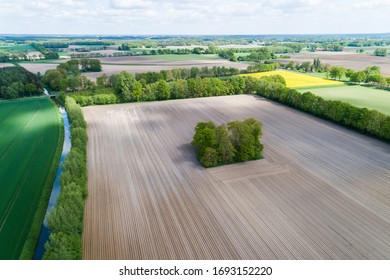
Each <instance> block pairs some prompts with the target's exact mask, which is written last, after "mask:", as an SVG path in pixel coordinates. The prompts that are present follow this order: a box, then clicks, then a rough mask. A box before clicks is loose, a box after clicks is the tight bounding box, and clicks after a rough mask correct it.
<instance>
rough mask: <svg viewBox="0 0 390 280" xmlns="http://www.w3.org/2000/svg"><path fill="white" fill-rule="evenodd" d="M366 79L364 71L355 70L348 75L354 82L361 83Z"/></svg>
mask: <svg viewBox="0 0 390 280" xmlns="http://www.w3.org/2000/svg"><path fill="white" fill-rule="evenodd" d="M365 80H366V73H365V72H364V71H356V72H355V73H353V74H352V75H351V76H350V81H351V82H354V83H363V82H364V81H365Z"/></svg>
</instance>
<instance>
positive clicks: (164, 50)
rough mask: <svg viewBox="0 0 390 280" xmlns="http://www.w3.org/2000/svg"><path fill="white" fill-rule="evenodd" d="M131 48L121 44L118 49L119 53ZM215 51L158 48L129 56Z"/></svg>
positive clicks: (131, 53) (202, 48)
mask: <svg viewBox="0 0 390 280" xmlns="http://www.w3.org/2000/svg"><path fill="white" fill-rule="evenodd" d="M132 48H134V47H133V46H131V45H129V44H122V45H121V46H119V47H118V50H119V51H131V50H132ZM134 49H139V48H138V47H135V48H134ZM215 51H216V49H215V48H212V47H195V48H188V49H183V48H181V49H167V48H158V49H157V50H156V49H152V50H148V49H146V48H145V49H143V50H142V52H139V51H138V52H136V53H133V52H130V53H129V55H136V54H138V55H164V54H213V53H215Z"/></svg>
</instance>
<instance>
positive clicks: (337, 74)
mask: <svg viewBox="0 0 390 280" xmlns="http://www.w3.org/2000/svg"><path fill="white" fill-rule="evenodd" d="M344 74H345V68H344V67H341V66H333V67H332V68H331V69H330V77H331V78H333V79H339V80H341V78H342V77H343V76H344Z"/></svg>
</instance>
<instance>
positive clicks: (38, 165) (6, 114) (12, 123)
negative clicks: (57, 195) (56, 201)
mask: <svg viewBox="0 0 390 280" xmlns="http://www.w3.org/2000/svg"><path fill="white" fill-rule="evenodd" d="M60 124H61V119H60V116H59V113H58V110H57V108H56V105H55V104H54V103H53V102H52V101H51V100H49V99H47V98H30V99H23V100H16V101H3V102H0V131H1V137H0V192H1V195H0V248H1V250H0V259H18V258H19V255H20V253H21V250H22V248H23V245H24V243H25V241H26V238H27V235H28V234H29V232H30V229H31V226H32V220H33V218H34V215H35V212H36V210H37V207H38V204H39V202H40V199H41V195H42V191H43V188H44V186H45V185H46V184H47V181H48V177H49V176H48V175H49V170H50V168H51V166H52V164H53V160H54V155H55V153H56V150H57V146H58V140H59V137H60V136H59V135H60V134H59V132H60V127H61V126H60ZM54 175H55V174H54ZM53 180H54V178H53Z"/></svg>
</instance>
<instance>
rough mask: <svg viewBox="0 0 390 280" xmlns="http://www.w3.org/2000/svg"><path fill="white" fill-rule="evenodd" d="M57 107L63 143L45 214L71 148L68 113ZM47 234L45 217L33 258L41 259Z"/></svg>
mask: <svg viewBox="0 0 390 280" xmlns="http://www.w3.org/2000/svg"><path fill="white" fill-rule="evenodd" d="M59 109H60V112H61V115H62V120H63V121H64V128H65V134H64V145H63V147H62V154H61V159H60V164H59V165H58V168H57V174H56V178H55V181H54V184H53V189H52V191H51V195H50V200H49V205H48V206H47V210H46V215H47V213H49V212H50V211H51V210H52V209H53V208H54V206H55V205H56V203H57V198H58V196H59V195H60V191H61V188H60V180H59V179H60V175H61V163H63V162H64V160H65V158H66V156H67V154H68V153H69V151H70V148H71V139H70V123H69V119H68V113H67V112H66V111H65V109H64V108H63V107H59ZM49 234H50V231H49V229H48V228H47V220H46V218H45V220H44V221H43V224H42V229H41V234H40V236H39V241H38V245H37V248H36V249H35V253H34V258H33V259H34V260H41V259H42V257H43V254H44V253H45V243H46V241H47V240H49Z"/></svg>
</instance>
